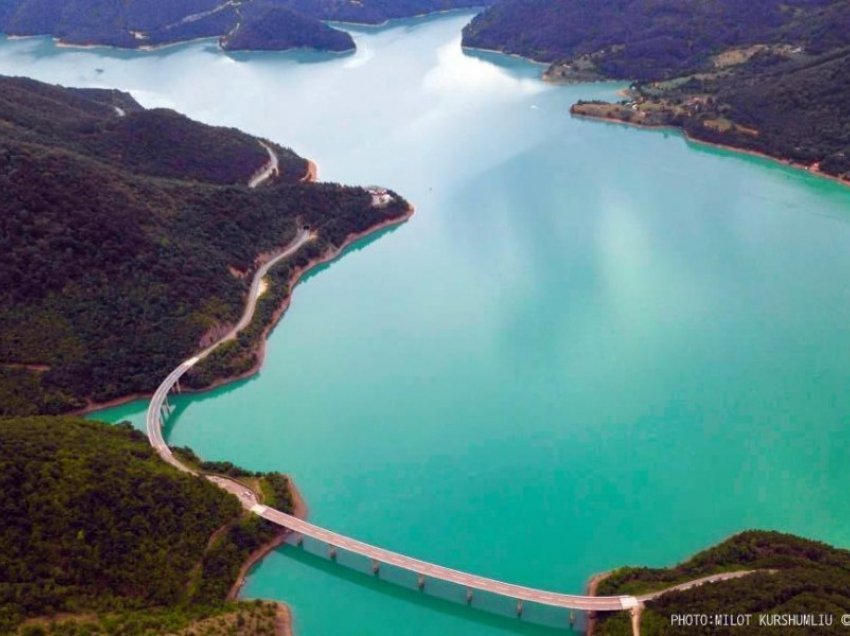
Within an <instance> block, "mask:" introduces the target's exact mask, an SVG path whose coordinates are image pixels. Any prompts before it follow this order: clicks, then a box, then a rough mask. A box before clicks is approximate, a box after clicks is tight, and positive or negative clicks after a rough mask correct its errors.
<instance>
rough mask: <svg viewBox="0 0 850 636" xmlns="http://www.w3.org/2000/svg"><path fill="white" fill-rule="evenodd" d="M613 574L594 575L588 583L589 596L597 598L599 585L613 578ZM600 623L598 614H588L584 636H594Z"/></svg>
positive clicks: (601, 573)
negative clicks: (597, 624) (610, 577)
mask: <svg viewBox="0 0 850 636" xmlns="http://www.w3.org/2000/svg"><path fill="white" fill-rule="evenodd" d="M611 574H612V572H600V573H599V574H594V575H593V576H591V577H590V580H589V581H588V582H587V595H588V596H597V592H598V591H599V585H600V584H601V583H602V581H604V580H605V579H607V578H608V577H609V576H611ZM597 621H598V618H597V615H596V612H588V613H587V630H586V631H585V634H584V636H593V632H594V631H595V630H596V623H597Z"/></svg>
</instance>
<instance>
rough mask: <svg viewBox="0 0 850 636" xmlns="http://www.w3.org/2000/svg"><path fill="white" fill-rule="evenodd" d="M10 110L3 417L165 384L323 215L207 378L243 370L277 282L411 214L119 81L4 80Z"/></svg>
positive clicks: (5, 110)
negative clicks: (141, 98)
mask: <svg viewBox="0 0 850 636" xmlns="http://www.w3.org/2000/svg"><path fill="white" fill-rule="evenodd" d="M0 122H2V123H3V125H4V130H5V135H4V138H3V140H2V142H0V184H2V188H3V191H4V193H5V196H4V197H3V201H2V202H0V211H2V215H0V224H2V229H3V237H4V241H5V245H4V249H3V250H2V253H0V282H2V284H0V289H2V291H0V297H2V304H0V343H2V344H0V415H34V414H58V413H66V412H70V411H80V410H86V409H91V408H95V407H96V406H97V405H99V404H104V403H109V402H114V401H120V400H126V399H129V398H131V397H134V396H142V395H146V394H148V393H150V392H151V391H153V389H154V388H155V387H156V386H157V384H158V383H159V380H160V379H161V378H162V377H164V376H165V375H166V374H167V373H168V371H169V370H170V369H171V368H173V367H174V366H176V365H177V364H178V363H179V362H180V361H181V360H184V359H185V358H187V357H188V356H189V355H192V354H193V353H194V352H196V351H198V350H200V349H202V348H203V347H205V346H207V345H208V344H209V343H211V342H213V341H214V340H217V339H218V337H219V335H221V334H223V333H227V332H228V331H229V330H230V329H231V328H232V327H233V325H235V324H236V322H237V321H238V319H239V316H240V315H241V312H242V308H243V305H244V299H245V298H246V297H247V295H248V293H249V292H250V281H251V277H252V274H253V272H254V271H256V270H257V268H260V267H262V266H263V264H264V263H265V262H267V261H268V260H269V259H270V258H272V257H273V256H274V255H275V254H276V252H277V250H279V249H281V248H282V247H283V246H285V245H287V244H288V243H289V242H290V241H291V240H292V239H293V237H294V236H295V235H296V233H297V232H298V231H299V228H303V227H309V228H310V231H311V232H312V233H313V234H314V235H315V240H314V241H312V242H311V243H310V245H309V246H305V248H304V249H303V250H299V251H298V252H297V253H296V254H294V255H293V256H292V258H291V259H290V260H289V261H288V262H287V263H281V268H282V269H281V270H280V271H275V272H274V273H273V274H272V277H273V280H272V287H271V289H270V290H269V291H268V293H267V294H266V295H265V296H264V298H263V301H262V304H261V312H260V314H261V319H262V321H263V323H262V324H263V326H262V327H257V329H258V333H257V334H256V335H252V336H251V337H250V338H249V339H247V340H246V338H242V339H240V340H239V342H238V343H234V345H233V348H232V352H233V354H232V356H229V357H227V360H228V362H227V363H226V364H225V363H224V362H222V361H221V359H220V358H217V363H216V364H215V365H214V367H215V368H214V369H207V370H206V372H205V375H204V378H205V381H209V382H213V381H217V380H223V379H227V378H228V377H234V376H238V375H241V374H243V373H244V372H245V371H246V370H247V369H248V368H250V367H253V366H255V365H256V362H257V352H258V351H259V348H260V347H261V341H262V337H261V334H262V332H264V331H265V330H266V329H267V328H268V327H269V326H270V324H271V321H273V319H274V317H275V316H276V315H279V311H280V309H281V308H282V306H283V304H284V303H285V301H286V298H287V297H288V290H289V285H288V284H284V283H283V282H281V283H280V284H277V283H276V282H275V281H288V280H289V279H290V277H292V276H294V272H296V271H297V270H299V269H303V267H305V266H306V265H307V264H308V263H309V262H310V261H311V260H313V259H315V258H317V257H318V256H319V255H323V254H326V253H328V252H329V251H331V250H336V249H339V248H340V247H341V246H342V245H343V244H344V243H345V242H346V241H347V240H348V239H349V238H350V237H351V236H352V235H357V236H359V235H362V234H364V233H367V232H370V231H373V230H375V229H377V228H380V227H385V226H386V224H387V223H390V222H394V221H400V220H403V219H404V218H406V217H407V215H408V214H409V210H410V206H409V204H408V203H407V202H406V201H404V200H403V199H402V198H401V197H400V196H398V195H396V194H395V193H391V192H388V197H389V198H388V199H387V201H386V204H379V205H376V204H375V195H374V194H373V193H372V192H370V191H369V190H367V189H364V188H351V187H344V186H340V185H337V184H321V183H313V182H310V181H304V180H303V179H304V178H305V177H307V176H308V175H311V174H313V173H314V169H313V168H312V167H311V166H310V165H309V163H308V162H307V161H306V160H305V159H303V158H301V157H299V156H298V155H296V154H295V153H294V152H292V151H291V150H289V149H286V148H282V147H280V146H278V145H276V144H274V143H272V142H270V141H268V140H262V139H257V138H254V137H251V136H249V135H246V134H244V133H241V132H239V131H236V130H232V129H223V128H215V127H211V126H205V125H202V124H199V123H197V122H193V121H192V120H190V119H188V118H186V117H183V116H182V115H179V114H177V113H175V112H173V111H167V110H145V109H143V108H141V107H140V106H139V105H138V104H137V103H135V102H134V101H133V100H132V98H131V97H130V96H129V95H126V94H122V93H118V92H112V91H84V90H70V89H63V88H60V87H55V86H48V85H46V84H42V83H39V82H34V81H31V80H23V79H14V78H0ZM251 186H254V187H251ZM154 308H155V310H154ZM248 340H250V343H249V342H248ZM198 383H199V384H203V382H201V381H200V380H199V382H198Z"/></svg>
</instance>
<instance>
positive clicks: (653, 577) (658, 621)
mask: <svg viewBox="0 0 850 636" xmlns="http://www.w3.org/2000/svg"><path fill="white" fill-rule="evenodd" d="M732 570H760V571H759V572H756V573H754V574H751V575H748V576H745V577H742V578H738V579H731V580H727V581H722V582H717V583H711V584H707V585H702V586H700V587H695V588H691V589H689V590H684V591H678V592H670V593H668V594H664V595H663V596H661V597H659V598H658V599H656V600H653V601H648V602H647V603H646V607H645V609H644V612H643V616H642V618H641V628H640V631H641V634H642V635H643V636H658V635H662V634H663V635H665V636H666V635H670V636H672V635H675V634H681V635H685V634H691V635H697V636H698V635H702V634H712V635H715V636H725V635H727V634H728V635H731V634H740V635H742V636H749V635H751V634H779V633H785V632H784V631H783V630H782V628H781V627H775V626H773V627H766V626H759V625H758V624H757V623H758V621H757V619H756V618H755V616H754V618H753V621H752V623H753V624H752V625H751V626H750V627H745V626H735V627H717V626H703V627H700V626H698V625H697V626H694V625H691V626H688V627H677V626H673V625H671V621H670V616H671V615H673V614H706V615H709V616H714V615H718V614H723V615H735V614H753V615H758V614H760V613H763V614H815V615H817V614H820V613H825V614H829V615H831V616H834V617H835V624H833V625H832V626H831V627H812V628H795V629H793V630H791V629H788V628H786V629H788V633H791V631H793V633H795V634H844V633H846V631H847V628H846V627H844V626H842V625H841V621H840V620H839V619H840V617H841V616H842V615H844V614H850V551H847V550H839V549H837V548H833V547H831V546H828V545H826V544H824V543H819V542H816V541H810V540H808V539H802V538H799V537H795V536H792V535H788V534H781V533H778V532H761V531H749V532H743V533H741V534H738V535H736V536H734V537H732V538H730V539H728V540H726V541H724V542H723V543H721V544H719V545H717V546H715V547H713V548H710V549H708V550H705V551H704V552H700V553H699V554H697V555H696V556H694V557H693V558H691V559H689V560H688V561H685V562H684V563H682V564H679V565H677V566H675V567H672V568H662V569H656V568H623V569H620V570H616V571H615V572H614V573H613V574H612V575H611V576H610V577H609V578H607V579H606V580H604V581H602V583H601V584H600V585H599V588H598V594H600V595H609V594H642V593H645V592H649V591H653V590H659V589H663V588H666V587H670V586H672V585H675V584H677V583H682V582H685V581H689V580H693V579H697V578H701V577H703V576H707V575H710V574H716V573H719V572H725V571H732ZM599 620H600V622H599V624H598V625H597V627H596V631H595V634H596V635H597V636H621V635H623V636H627V635H630V634H631V633H632V630H631V625H630V622H629V617H628V615H626V614H623V613H619V614H610V615H601V616H600V617H599Z"/></svg>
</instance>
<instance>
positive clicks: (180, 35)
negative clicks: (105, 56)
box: [0, 0, 354, 50]
mask: <svg viewBox="0 0 850 636" xmlns="http://www.w3.org/2000/svg"><path fill="white" fill-rule="evenodd" d="M255 3H256V4H258V5H259V4H262V5H271V6H273V7H275V8H278V9H281V11H278V12H276V13H275V14H274V19H275V23H274V24H275V29H274V30H273V31H272V32H268V30H265V29H263V28H262V18H263V16H264V15H266V13H265V10H263V11H259V10H258V9H256V8H255V7H254V4H255ZM286 8H287V4H286V2H285V0H243V1H241V2H228V1H225V0H167V1H166V0H128V1H127V2H114V1H111V0H3V2H2V3H0V32H4V33H7V34H10V35H53V36H55V37H57V38H59V39H60V40H61V41H63V42H65V43H69V44H102V45H107V46H116V47H122V48H139V47H150V46H161V45H164V44H172V43H175V42H183V41H186V40H192V39H197V38H213V37H216V38H220V37H224V36H228V35H231V36H232V35H234V34H235V33H236V32H237V31H238V30H239V29H241V28H245V29H250V30H251V31H252V32H253V33H254V36H253V37H251V38H249V39H248V40H246V43H247V44H251V45H256V47H257V48H258V49H264V50H269V49H275V50H286V49H291V48H298V47H306V48H315V49H330V50H346V49H350V48H353V47H354V43H353V41H352V40H351V36H349V35H348V34H347V33H344V32H342V31H337V30H335V29H332V28H330V27H328V26H326V25H324V24H323V23H321V22H320V21H319V20H317V19H316V18H315V17H313V16H312V15H310V14H304V15H298V14H295V13H292V12H290V11H285V9H286ZM267 33H268V36H269V37H268V38H266V37H264V36H265V35H266V34H267ZM341 42H342V43H344V46H343V44H340V43H341Z"/></svg>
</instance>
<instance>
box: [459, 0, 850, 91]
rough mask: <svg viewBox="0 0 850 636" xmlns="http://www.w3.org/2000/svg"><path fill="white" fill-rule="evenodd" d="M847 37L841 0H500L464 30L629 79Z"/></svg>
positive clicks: (477, 42) (501, 46)
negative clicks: (747, 50)
mask: <svg viewBox="0 0 850 636" xmlns="http://www.w3.org/2000/svg"><path fill="white" fill-rule="evenodd" d="M848 39H850V3H848V2H847V0H782V1H780V0H500V1H499V2H497V3H496V5H495V6H493V7H491V8H490V9H488V10H487V11H485V12H483V13H481V14H480V15H478V16H476V18H475V19H474V20H473V21H472V22H471V23H470V24H469V25H468V26H467V27H466V29H464V35H463V43H464V45H465V46H469V47H478V48H484V49H495V50H500V51H504V52H507V53H516V54H519V55H523V56H525V57H530V58H533V59H535V60H538V61H542V62H556V61H563V62H567V63H569V62H572V63H573V64H580V65H583V66H591V67H592V68H593V70H595V71H596V72H597V73H598V74H599V76H602V77H608V78H616V79H629V80H658V79H667V78H670V77H675V76H678V75H682V74H685V73H691V72H694V71H696V70H699V69H702V68H704V67H706V66H711V58H712V56H713V55H716V54H718V53H720V52H722V51H724V50H726V49H729V48H732V47H742V46H747V45H751V44H783V43H787V44H793V45H794V46H799V47H803V48H804V49H805V50H806V51H808V52H809V53H811V54H820V53H823V52H825V51H828V50H831V49H833V48H835V47H836V46H840V45H843V44H847V43H848Z"/></svg>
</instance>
